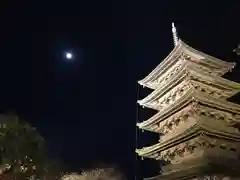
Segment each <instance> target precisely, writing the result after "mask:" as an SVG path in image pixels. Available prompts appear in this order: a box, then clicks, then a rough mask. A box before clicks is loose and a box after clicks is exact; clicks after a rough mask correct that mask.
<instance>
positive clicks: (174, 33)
mask: <svg viewBox="0 0 240 180" xmlns="http://www.w3.org/2000/svg"><path fill="white" fill-rule="evenodd" d="M172 33H173V43H174V46H177V44H178V36H177V29H176V27H175V25H174V23H172Z"/></svg>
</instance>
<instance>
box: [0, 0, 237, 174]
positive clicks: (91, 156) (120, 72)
mask: <svg viewBox="0 0 240 180" xmlns="http://www.w3.org/2000/svg"><path fill="white" fill-rule="evenodd" d="M236 2H237V1H236ZM238 7H240V6H239V4H236V3H235V4H234V3H232V4H230V3H229V4H221V2H218V3H217V4H216V3H204V1H195V2H193V1H189V2H188V1H186V2H184V3H183V2H182V1H171V0H169V1H160V0H158V1H146V0H145V1H143V0H115V1H109V0H106V1H100V0H85V1H81V0H78V1H72V0H69V1H61V0H58V1H57V0H51V1H44V0H42V1H21V2H20V1H7V4H4V3H3V2H1V4H0V25H1V28H0V53H1V56H0V78H1V91H0V93H1V94H0V95H1V96H0V110H1V112H7V111H14V112H16V113H17V114H18V115H19V116H20V117H22V118H24V119H26V120H27V121H28V122H29V123H31V124H32V125H34V126H36V127H37V129H38V130H39V131H40V133H41V134H42V135H43V136H44V138H45V139H46V141H47V143H48V146H49V149H50V151H51V153H52V154H53V155H56V156H58V157H61V158H62V159H63V160H64V161H65V162H66V163H68V164H69V165H71V166H72V167H75V168H76V167H79V169H80V168H81V167H86V166H89V165H91V164H93V163H95V162H97V161H103V162H106V163H113V164H117V165H120V166H121V167H123V168H124V170H125V171H126V173H127V174H128V175H129V176H131V175H132V174H133V172H134V159H135V154H134V148H135V124H136V107H137V106H136V99H137V84H136V82H137V80H139V79H141V78H143V77H144V76H146V75H147V74H148V73H149V72H150V71H151V70H152V69H153V68H154V67H155V66H156V65H157V64H158V63H160V62H161V61H162V60H163V59H164V57H165V56H167V55H168V53H169V52H170V51H171V50H172V48H173V43H172V34H171V22H172V21H174V22H175V25H176V27H177V30H178V33H179V36H180V38H181V39H183V40H184V41H185V42H186V43H188V44H189V45H191V46H193V47H195V48H197V49H200V50H202V51H204V52H206V53H209V54H211V55H214V56H216V57H219V58H221V59H223V60H226V61H237V57H236V56H235V55H234V54H233V53H232V50H233V49H234V48H235V47H236V46H237V44H238V43H240V35H239V32H240V26H239V25H240V20H239V19H240V8H238ZM67 50H71V51H73V52H74V55H75V56H76V58H75V59H74V61H72V62H67V61H65V59H64V56H63V54H64V52H65V51H67ZM239 70H240V68H239V66H238V67H237V68H236V69H235V70H234V72H233V73H232V74H231V75H230V76H229V78H231V79H232V80H235V81H238V82H239V81H240V77H239V73H238V71H239ZM140 95H141V97H142V96H143V95H144V92H143V91H142V90H141V91H140ZM140 111H141V113H140V118H139V120H140V121H142V120H144V119H146V118H147V117H149V116H148V115H149V114H150V113H149V112H147V110H145V109H143V110H142V109H140ZM148 136H149V137H150V136H151V135H143V134H142V133H141V135H140V143H141V144H149V143H150V142H154V140H153V139H152V138H149V137H148ZM145 166H147V167H149V165H145ZM76 169H78V168H76Z"/></svg>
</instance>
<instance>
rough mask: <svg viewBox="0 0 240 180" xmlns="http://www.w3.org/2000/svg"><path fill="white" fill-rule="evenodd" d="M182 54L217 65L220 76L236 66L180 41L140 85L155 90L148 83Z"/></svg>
mask: <svg viewBox="0 0 240 180" xmlns="http://www.w3.org/2000/svg"><path fill="white" fill-rule="evenodd" d="M182 52H191V53H192V54H195V56H198V57H199V58H200V59H204V61H205V62H206V63H207V64H211V65H212V64H215V65H217V66H220V67H221V68H222V73H221V74H220V75H223V74H225V73H226V72H228V71H230V70H231V69H233V68H234V67H235V66H236V63H235V62H227V61H223V60H221V59H218V58H215V57H213V56H210V55H208V54H206V53H203V52H201V51H199V50H197V49H194V48H192V47H191V46H189V45H188V44H186V43H185V42H183V41H181V40H179V43H178V45H177V46H175V47H174V49H173V50H172V51H171V53H170V54H169V55H168V56H167V57H166V58H165V59H164V60H163V61H162V62H161V63H160V64H159V65H158V66H157V67H156V68H155V69H154V70H153V71H152V72H150V73H149V74H148V75H147V76H146V77H145V78H144V79H142V80H140V81H138V83H139V84H140V85H142V86H144V87H149V88H151V89H154V88H153V87H152V86H151V85H149V84H148V82H149V81H151V80H152V79H153V78H155V76H156V74H157V76H160V75H161V74H163V73H164V72H165V70H166V69H168V67H169V66H170V65H172V64H174V63H175V62H176V61H177V57H178V56H179V55H180V54H181V53H182Z"/></svg>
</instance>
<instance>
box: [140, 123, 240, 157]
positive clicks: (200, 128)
mask: <svg viewBox="0 0 240 180" xmlns="http://www.w3.org/2000/svg"><path fill="white" fill-rule="evenodd" d="M199 135H209V136H216V137H218V138H222V139H227V140H233V141H237V142H240V135H238V136H237V135H236V134H230V133H227V132H218V130H215V129H213V128H209V127H208V126H206V125H204V124H199V123H197V124H195V125H194V126H192V127H190V128H189V129H187V130H185V131H183V132H182V133H181V134H179V135H178V136H174V137H172V138H171V139H168V140H165V141H163V142H159V143H157V144H155V145H152V146H149V147H145V148H142V149H138V150H136V153H138V155H139V156H143V157H149V156H151V155H153V154H155V153H157V152H159V151H164V150H167V149H168V148H170V147H173V146H175V145H177V144H180V143H182V142H185V141H187V140H189V139H192V138H193V137H196V136H199Z"/></svg>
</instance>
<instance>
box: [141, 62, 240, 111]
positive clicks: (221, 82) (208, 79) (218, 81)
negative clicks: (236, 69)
mask: <svg viewBox="0 0 240 180" xmlns="http://www.w3.org/2000/svg"><path fill="white" fill-rule="evenodd" d="M186 71H188V72H189V74H190V75H191V76H192V77H193V79H194V77H195V78H197V79H198V80H199V81H200V82H204V83H207V84H215V85H217V86H219V87H222V88H224V89H228V90H230V91H232V93H231V96H233V95H235V94H237V93H238V92H239V91H240V83H237V82H233V81H230V80H228V79H225V78H222V77H219V76H210V75H208V74H202V73H200V72H199V71H198V70H196V69H190V68H189V70H185V66H183V67H182V70H181V71H180V72H179V73H177V74H176V75H175V76H174V77H173V78H172V79H171V80H170V81H169V82H168V83H167V84H165V86H161V87H159V88H158V89H155V90H154V91H153V92H152V93H151V94H149V95H148V96H147V97H145V98H144V99H141V100H138V103H139V104H140V105H142V106H146V107H148V106H147V103H148V102H150V101H152V100H155V99H156V98H157V97H160V96H161V95H163V94H164V93H166V92H167V91H169V90H170V89H171V88H172V87H174V86H175V85H176V84H177V83H178V82H179V81H181V80H183V78H184V76H185V75H186ZM202 77H203V78H202ZM149 108H151V107H149Z"/></svg>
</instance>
